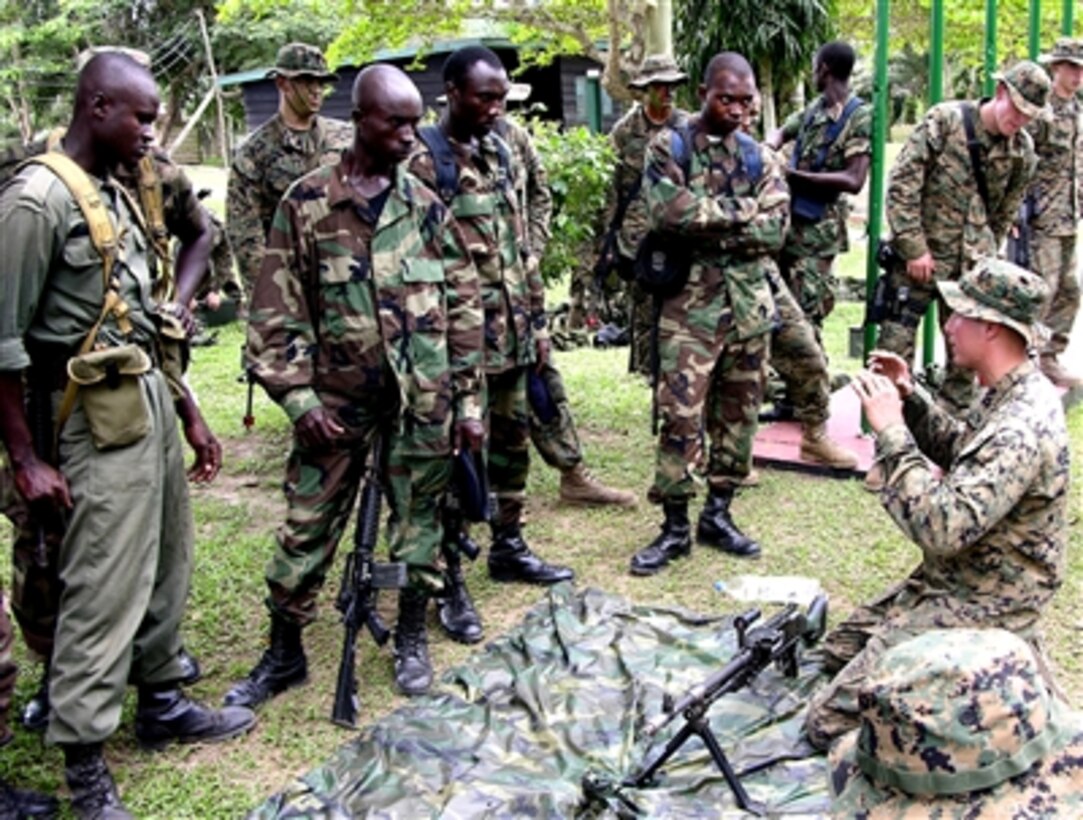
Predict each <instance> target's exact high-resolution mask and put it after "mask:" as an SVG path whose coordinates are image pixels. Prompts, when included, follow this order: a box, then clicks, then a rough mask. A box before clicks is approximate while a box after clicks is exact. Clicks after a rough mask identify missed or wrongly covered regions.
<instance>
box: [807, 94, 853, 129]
mask: <svg viewBox="0 0 1083 820" xmlns="http://www.w3.org/2000/svg"><path fill="white" fill-rule="evenodd" d="M855 96H856V95H855V94H854V92H853V91H851V92H850V93H849V94H847V95H846V97H845V98H844V99H842V100H839V101H838V102H836V103H828V101H827V97H825V96H824V95H823V94H821V95H820V97H819V99H817V100H816V104H817V106H818V110H817V112H816V113H818V114H822V115H823V116H824V117H826V118H827V119H829V120H831V122H835V121H836V120H837V119H838V118H839V117H840V116H842V111H843V109H844V108H846V105H847V103H849V102H850V100H852V99H853V98H854V97H855Z"/></svg>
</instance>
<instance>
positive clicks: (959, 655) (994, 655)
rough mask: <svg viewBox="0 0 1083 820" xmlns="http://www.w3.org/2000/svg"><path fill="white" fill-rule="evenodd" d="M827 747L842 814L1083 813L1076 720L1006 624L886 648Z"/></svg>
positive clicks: (836, 809)
mask: <svg viewBox="0 0 1083 820" xmlns="http://www.w3.org/2000/svg"><path fill="white" fill-rule="evenodd" d="M858 704H859V708H860V711H861V725H860V727H859V728H858V729H857V730H855V731H853V732H851V733H850V734H848V735H846V736H844V737H843V738H842V739H841V740H840V741H839V742H838V744H836V746H835V747H834V748H833V749H832V750H831V754H830V765H831V790H832V792H833V794H834V798H835V799H834V802H833V804H832V811H833V813H834V814H835V816H838V817H858V816H860V817H867V816H876V817H881V816H882V817H903V816H906V817H931V816H936V817H938V818H962V817H1020V816H1026V817H1069V816H1071V817H1079V816H1080V814H1079V810H1080V809H1083V714H1079V713H1075V712H1072V711H1070V710H1069V709H1068V707H1067V706H1066V705H1065V704H1064V703H1062V702H1061V701H1059V700H1057V699H1056V698H1055V697H1054V696H1053V695H1052V694H1051V693H1050V692H1049V690H1048V688H1047V687H1046V684H1045V681H1044V680H1043V678H1042V672H1041V669H1040V668H1039V663H1038V661H1037V659H1036V658H1035V656H1034V653H1033V651H1032V650H1031V648H1030V646H1029V645H1028V644H1027V643H1026V642H1025V641H1023V639H1022V638H1020V637H1019V636H1017V635H1015V634H1014V633H1011V632H1007V631H1005V630H1002V629H944V630H932V631H930V632H926V633H924V634H922V635H920V636H918V637H916V638H913V639H911V640H909V641H906V642H905V643H902V644H899V645H898V646H895V647H893V648H892V649H889V650H888V651H887V652H885V653H884V655H883V656H882V657H881V658H880V661H879V662H878V664H877V666H876V667H875V668H874V670H873V671H872V672H871V674H870V676H869V678H868V681H867V682H866V684H865V686H864V688H863V689H862V690H861V691H860V693H859V695H858Z"/></svg>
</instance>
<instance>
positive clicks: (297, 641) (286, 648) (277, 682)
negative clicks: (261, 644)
mask: <svg viewBox="0 0 1083 820" xmlns="http://www.w3.org/2000/svg"><path fill="white" fill-rule="evenodd" d="M307 680H308V660H307V659H306V658H305V650H304V647H302V646H301V627H300V626H299V625H298V624H295V623H293V622H292V621H287V620H286V619H285V618H283V617H282V616H280V615H275V614H272V615H271V645H270V647H268V649H267V650H266V651H265V652H264V653H263V657H262V658H260V659H259V663H257V664H256V665H255V667H253V669H252V671H251V672H249V673H248V677H247V678H245V679H244V680H242V681H238V682H237V683H235V684H234V685H233V688H232V689H230V690H229V691H228V692H226V697H225V705H226V706H247V707H248V708H249V709H255V708H257V707H258V706H259V705H260V704H261V703H263V702H264V701H265V700H270V699H271V698H273V697H274V696H275V695H277V694H278V693H279V692H284V691H286V690H287V689H289V688H291V687H293V686H300V685H301V684H302V683H304V682H305V681H307Z"/></svg>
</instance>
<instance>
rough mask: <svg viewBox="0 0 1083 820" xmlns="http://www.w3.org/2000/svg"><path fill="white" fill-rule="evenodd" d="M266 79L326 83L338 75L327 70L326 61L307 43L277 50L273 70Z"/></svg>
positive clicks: (291, 44)
mask: <svg viewBox="0 0 1083 820" xmlns="http://www.w3.org/2000/svg"><path fill="white" fill-rule="evenodd" d="M267 76H268V77H289V78H293V77H315V78H316V79H318V80H323V81H324V82H327V83H333V82H336V81H337V80H338V75H337V74H334V73H332V72H330V71H328V70H327V60H325V59H324V58H323V52H321V51H320V50H319V49H318V48H316V47H315V46H310V45H308V43H287V44H286V45H284V46H282V48H280V49H279V50H278V56H277V57H276V58H275V64H274V68H272V69H271V70H270V71H268V72H267Z"/></svg>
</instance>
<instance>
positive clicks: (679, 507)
mask: <svg viewBox="0 0 1083 820" xmlns="http://www.w3.org/2000/svg"><path fill="white" fill-rule="evenodd" d="M662 510H663V512H664V513H665V516H666V518H665V521H663V522H662V532H661V534H659V536H658V537H657V538H655V539H654V540H653V541H651V542H650V543H649V544H648V545H647V546H645V547H644V548H643V549H641V550H640V551H639V552H637V553H636V554H635V555H633V556H632V565H631V568H630V569H631V573H632V575H654V573H656V572H658V570H660V569H661V568H662V567H664V566H665V565H666V564H668V563H669V562H670V561H672V560H673V559H674V558H680V557H681V556H683V555H688V554H689V553H690V552H692V532H691V530H692V528H691V525H689V523H688V502H687V501H685V500H681V501H667V502H666V503H665V504H663V505H662Z"/></svg>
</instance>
